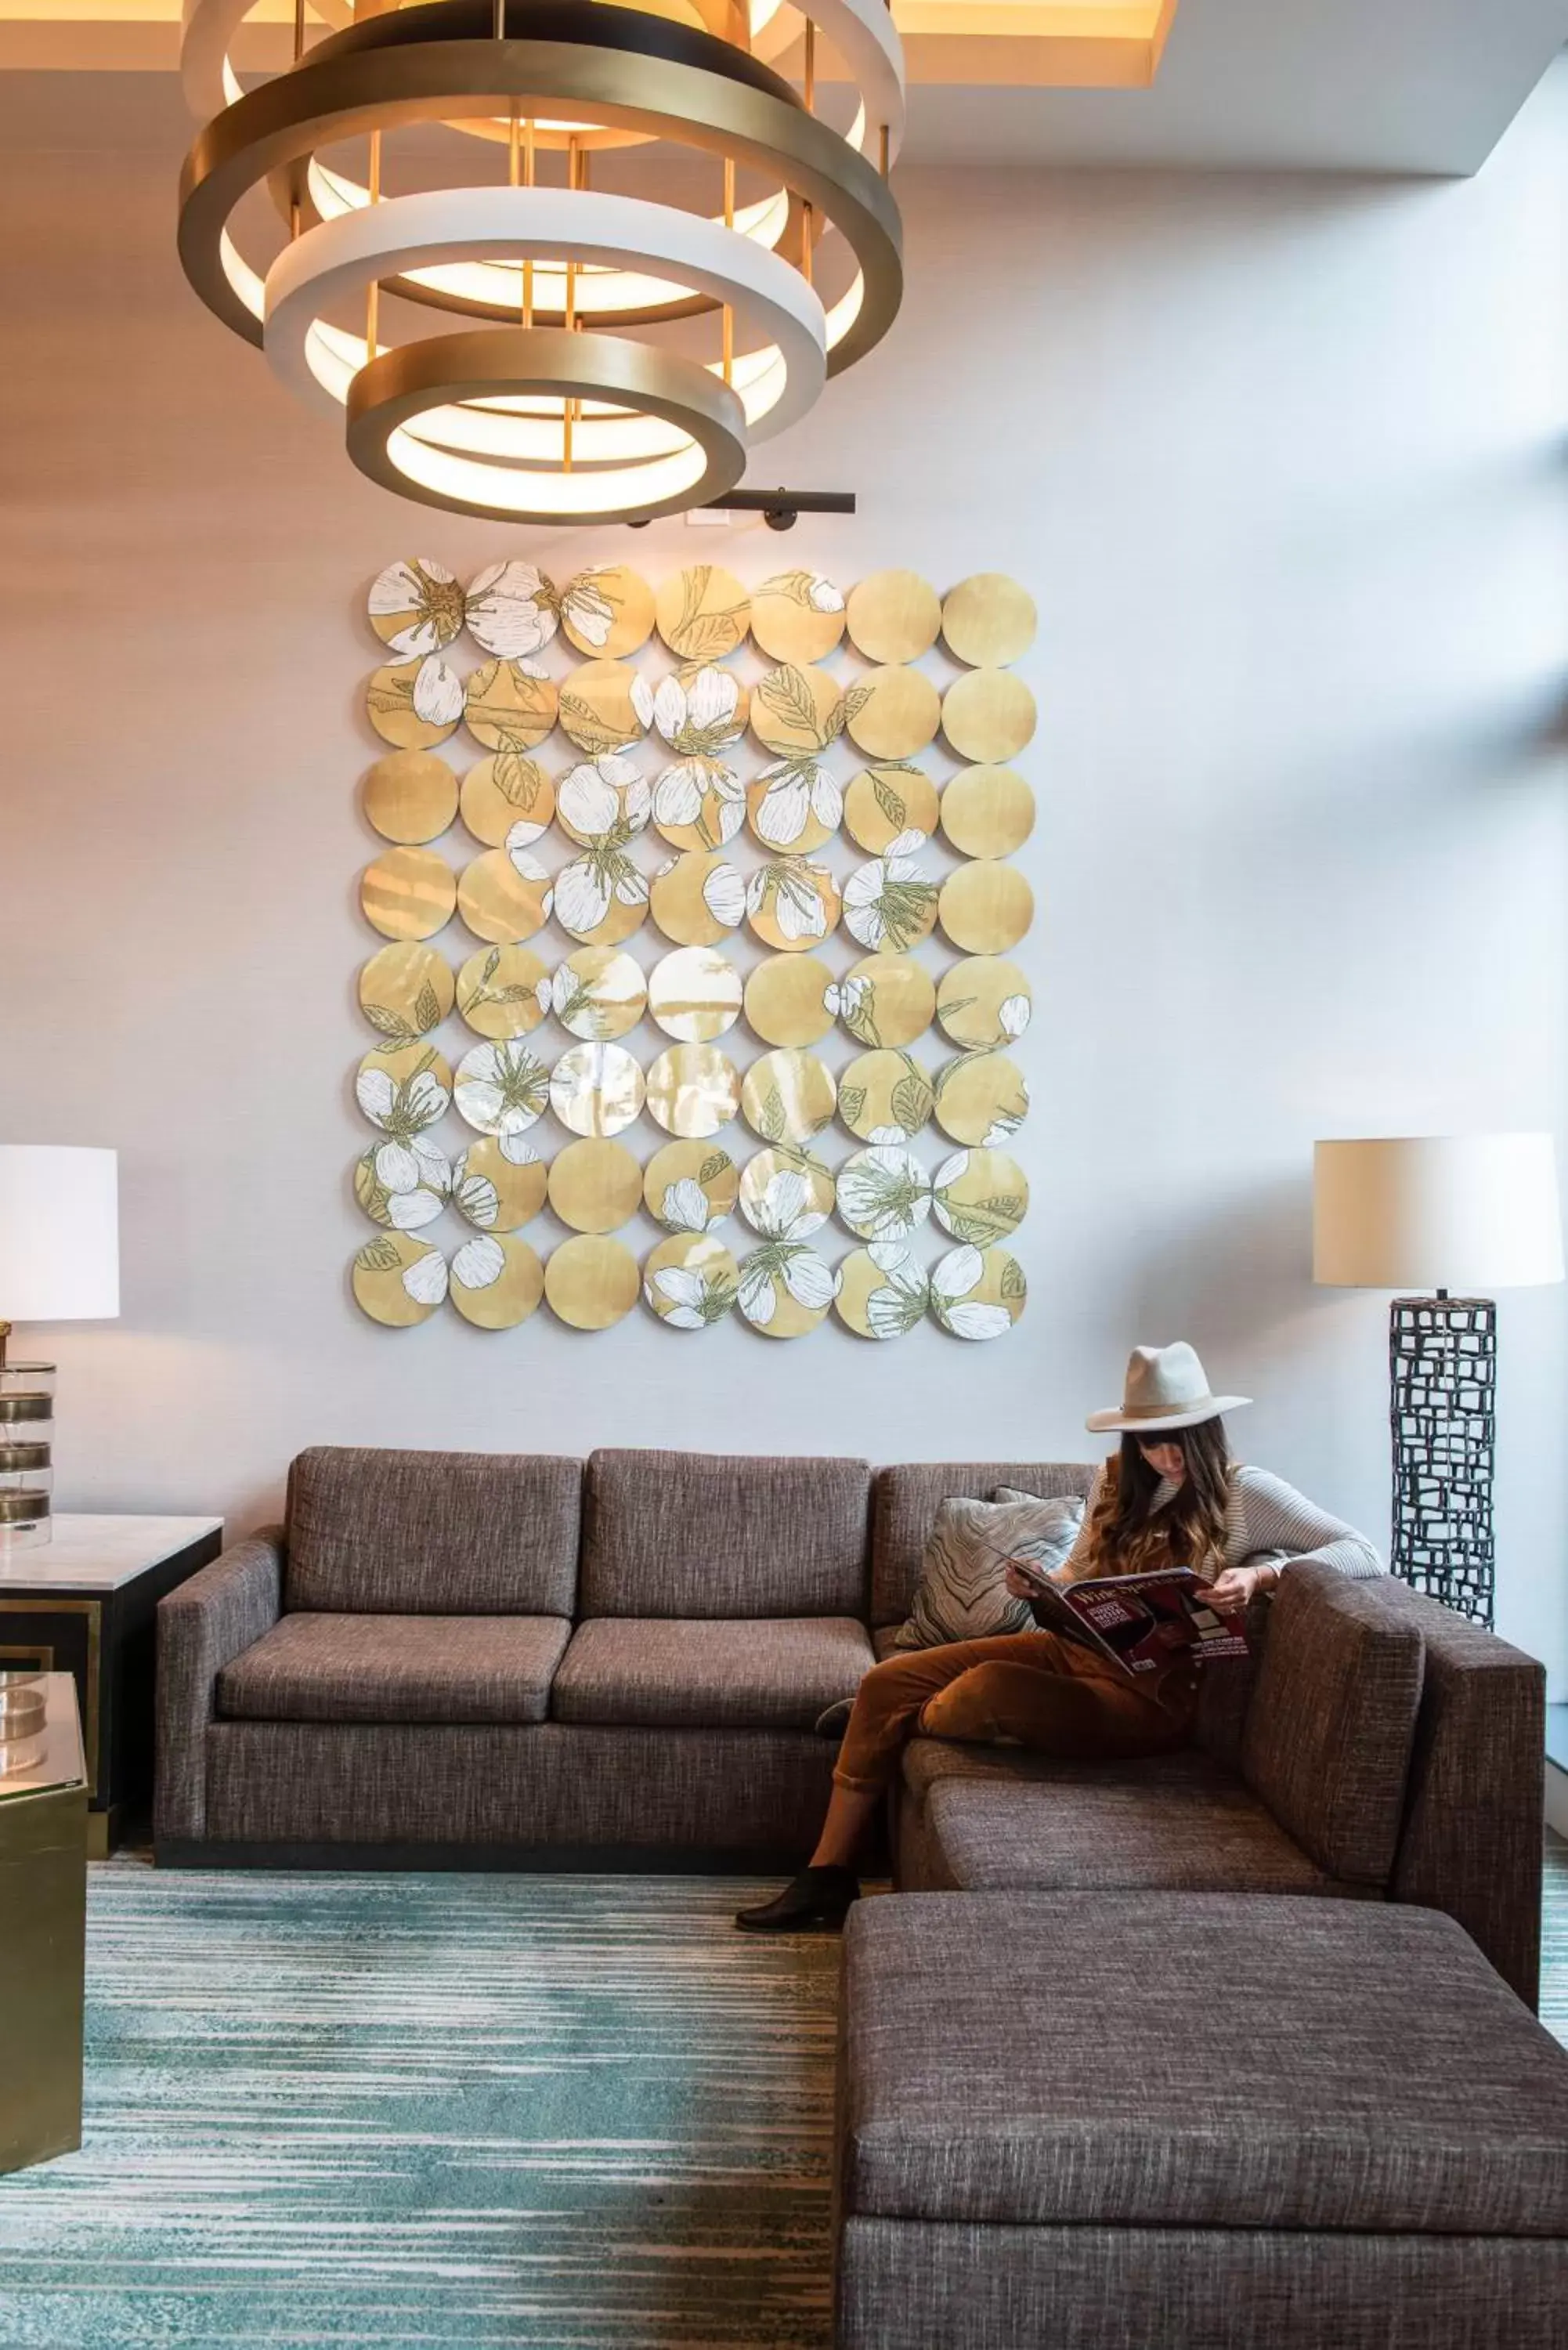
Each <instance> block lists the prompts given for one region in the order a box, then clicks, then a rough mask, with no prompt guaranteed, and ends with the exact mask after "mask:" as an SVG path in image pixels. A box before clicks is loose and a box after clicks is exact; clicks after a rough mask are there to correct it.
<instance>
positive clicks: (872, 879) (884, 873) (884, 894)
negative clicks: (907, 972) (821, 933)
mask: <svg viewBox="0 0 1568 2350" xmlns="http://www.w3.org/2000/svg"><path fill="white" fill-rule="evenodd" d="M937 902H938V890H937V885H936V883H935V882H934V881H929V880H928V879H926V877H925V875H924V874H923V873H922V872H921V871H920V869H919V866H918V865H917V864H916V862H915V858H914V856H913V855H912V854H910V855H899V856H891V857H874V858H872V859H871V861H870V863H869V864H868V865H860V866H857V868H856V869H855V871H854V872H853V873H852V874H851V875H850V877H849V879H848V880H847V881H846V883H845V885H844V927H845V929H846V931H848V933H849V935H850V937H851V938H852V939H855V940H857V941H858V942H859V943H860V945H861V946H863V947H869V948H870V949H871V951H872V952H873V953H874V954H876V953H882V954H908V952H909V949H910V948H911V947H915V946H919V943H920V941H921V940H922V939H926V938H929V936H930V934H931V931H932V928H933V926H934V924H935V922H936V919H937Z"/></svg>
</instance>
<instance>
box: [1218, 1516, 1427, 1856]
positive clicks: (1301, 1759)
mask: <svg viewBox="0 0 1568 2350" xmlns="http://www.w3.org/2000/svg"><path fill="white" fill-rule="evenodd" d="M1391 1588H1392V1586H1391V1585H1388V1584H1387V1582H1386V1578H1385V1580H1384V1581H1381V1582H1376V1583H1350V1582H1347V1581H1346V1580H1345V1577H1344V1576H1343V1575H1338V1574H1336V1573H1335V1572H1334V1568H1333V1567H1330V1566H1313V1565H1307V1564H1306V1563H1305V1562H1304V1561H1303V1562H1299V1563H1298V1564H1297V1565H1293V1566H1290V1567H1287V1568H1286V1570H1285V1573H1284V1575H1283V1577H1282V1581H1281V1584H1280V1588H1279V1591H1278V1592H1277V1594H1276V1595H1275V1597H1274V1602H1273V1606H1272V1609H1271V1611H1270V1617H1269V1636H1268V1642H1267V1645H1266V1646H1265V1648H1264V1650H1263V1655H1262V1662H1261V1664H1260V1666H1259V1668H1258V1677H1257V1680H1256V1683H1255V1685H1254V1688H1253V1691H1252V1700H1251V1705H1250V1706H1249V1708H1248V1711H1247V1722H1246V1729H1245V1731H1244V1733H1243V1736H1242V1741H1241V1769H1242V1774H1243V1776H1244V1777H1245V1779H1246V1781H1247V1783H1248V1785H1249V1786H1250V1787H1251V1790H1252V1792H1253V1794H1257V1795H1261V1796H1262V1800H1263V1802H1264V1803H1265V1804H1267V1805H1268V1807H1269V1809H1270V1811H1271V1812H1272V1814H1273V1815H1274V1817H1275V1818H1276V1819H1277V1820H1278V1821H1279V1823H1280V1825H1281V1826H1282V1827H1283V1828H1287V1829H1288V1830H1289V1831H1290V1833H1291V1835H1293V1836H1294V1838H1295V1840H1296V1842H1297V1843H1298V1844H1299V1845H1300V1846H1301V1847H1302V1849H1303V1851H1304V1852H1305V1853H1306V1854H1307V1855H1308V1856H1309V1858H1311V1859H1313V1860H1315V1861H1316V1862H1317V1864H1318V1866H1319V1867H1320V1868H1326V1869H1327V1870H1329V1871H1330V1873H1331V1874H1332V1875H1333V1876H1334V1877H1344V1878H1345V1879H1346V1880H1347V1881H1348V1882H1350V1883H1352V1884H1358V1885H1375V1886H1386V1884H1387V1882H1388V1879H1389V1877H1390V1875H1391V1873H1392V1871H1393V1867H1394V1856H1395V1852H1396V1850H1397V1846H1398V1842H1399V1829H1400V1823H1401V1819H1402V1817H1403V1814H1404V1805H1405V1783H1406V1780H1407V1776H1408V1773H1409V1768H1410V1754H1411V1748H1412V1744H1413V1742H1414V1740H1415V1734H1416V1717H1417V1712H1418V1711H1419V1709H1420V1703H1421V1679H1422V1673H1423V1669H1424V1666H1425V1656H1426V1651H1425V1644H1424V1643H1423V1640H1422V1638H1421V1634H1420V1631H1419V1629H1418V1627H1417V1625H1416V1624H1414V1623H1413V1622H1411V1621H1410V1619H1409V1617H1407V1616H1406V1615H1405V1614H1403V1613H1402V1612H1401V1611H1400V1609H1399V1608H1398V1607H1397V1603H1393V1604H1391V1602H1390V1599H1389V1596H1388V1592H1389V1591H1390V1590H1391Z"/></svg>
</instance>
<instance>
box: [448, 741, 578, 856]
mask: <svg viewBox="0 0 1568 2350" xmlns="http://www.w3.org/2000/svg"><path fill="white" fill-rule="evenodd" d="M458 806H459V808H460V810H461V812H462V820H463V823H464V824H465V825H466V826H467V827H468V829H469V831H470V832H472V835H473V837H474V838H475V840H482V841H483V843H484V845H485V847H487V848H526V847H528V845H529V843H530V842H531V841H535V840H543V838H544V837H545V834H546V833H547V832H548V831H549V829H550V819H551V817H552V816H554V815H555V813H556V786H555V785H554V784H553V783H552V782H551V781H550V778H549V776H548V775H546V774H545V770H544V768H543V767H542V766H541V765H540V764H539V762H538V761H537V759H530V758H529V757H528V755H527V754H526V753H525V752H524V751H493V752H492V753H491V754H490V756H489V757H488V758H487V759H480V760H478V761H476V763H475V764H474V765H472V767H470V769H469V771H468V773H467V774H466V775H464V777H463V779H462V786H461V788H460V790H459V793H458Z"/></svg>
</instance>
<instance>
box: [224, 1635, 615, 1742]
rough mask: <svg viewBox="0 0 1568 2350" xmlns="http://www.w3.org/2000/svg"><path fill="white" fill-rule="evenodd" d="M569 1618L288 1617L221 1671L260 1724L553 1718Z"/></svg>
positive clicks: (229, 1707)
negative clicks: (553, 1682)
mask: <svg viewBox="0 0 1568 2350" xmlns="http://www.w3.org/2000/svg"><path fill="white" fill-rule="evenodd" d="M571 1628H572V1627H571V1626H570V1624H568V1623H567V1622H566V1620H565V1618H564V1617H559V1616H328V1615H320V1614H317V1613H316V1612H315V1611H314V1610H311V1611H307V1612H306V1613H305V1614H303V1615H299V1616H285V1617H280V1619H279V1621H278V1622H277V1623H276V1624H275V1625H274V1627H273V1628H272V1630H271V1631H270V1632H268V1633H265V1635H264V1636H263V1638H261V1639H259V1640H258V1641H256V1643H255V1645H254V1648H246V1649H244V1651H243V1653H242V1654H241V1655H239V1656H238V1657H236V1658H235V1659H234V1663H233V1664H232V1665H225V1666H224V1667H223V1671H222V1672H221V1673H220V1674H219V1675H218V1682H217V1700H218V1711H219V1713H220V1714H223V1715H225V1716H227V1717H228V1718H229V1719H230V1720H231V1721H234V1720H243V1721H434V1722H452V1721H544V1720H545V1715H546V1713H547V1711H548V1710H549V1698H550V1679H551V1676H552V1674H553V1673H554V1672H555V1669H556V1666H557V1665H558V1664H559V1662H560V1660H561V1656H562V1653H563V1651H564V1650H565V1648H566V1641H567V1638H568V1637H569V1636H570V1633H571Z"/></svg>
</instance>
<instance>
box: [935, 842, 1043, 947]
mask: <svg viewBox="0 0 1568 2350" xmlns="http://www.w3.org/2000/svg"><path fill="white" fill-rule="evenodd" d="M938 911H939V913H940V916H941V923H942V928H943V930H944V931H946V932H947V935H948V937H949V938H950V940H951V941H952V942H953V944H954V946H955V947H958V948H959V949H960V950H961V951H962V952H963V953H965V954H977V955H1001V954H1005V953H1006V952H1007V950H1008V948H1009V947H1015V946H1016V945H1017V944H1018V941H1019V940H1020V939H1021V938H1023V935H1024V933H1025V931H1027V930H1028V928H1029V926H1030V924H1031V922H1033V920H1034V892H1033V889H1031V888H1030V886H1029V884H1028V882H1027V881H1026V880H1025V879H1024V878H1023V874H1022V873H1020V871H1019V870H1018V868H1017V867H1016V866H1015V865H998V864H993V863H991V862H982V863H981V864H978V865H961V866H960V867H959V869H958V871H957V872H956V873H953V874H950V875H949V877H948V879H946V880H945V881H944V882H943V884H942V889H941V897H940V901H939V905H938Z"/></svg>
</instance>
